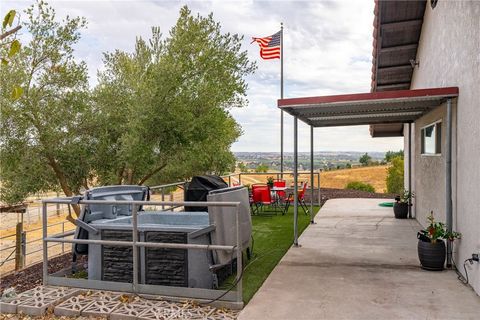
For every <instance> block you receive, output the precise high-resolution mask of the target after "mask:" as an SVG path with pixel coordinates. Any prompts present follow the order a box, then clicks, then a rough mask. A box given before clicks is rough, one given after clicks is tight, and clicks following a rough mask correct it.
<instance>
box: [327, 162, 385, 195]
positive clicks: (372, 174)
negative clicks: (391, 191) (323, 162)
mask: <svg viewBox="0 0 480 320" xmlns="http://www.w3.org/2000/svg"><path fill="white" fill-rule="evenodd" d="M387 168H388V166H376V167H361V168H353V169H344V170H334V171H326V172H322V173H321V178H320V179H321V182H320V184H321V185H322V188H337V189H343V188H345V185H347V183H349V182H351V181H361V182H366V183H369V184H371V185H372V186H373V187H374V188H375V191H376V192H379V193H384V192H387V190H386V189H387V186H386V178H387Z"/></svg>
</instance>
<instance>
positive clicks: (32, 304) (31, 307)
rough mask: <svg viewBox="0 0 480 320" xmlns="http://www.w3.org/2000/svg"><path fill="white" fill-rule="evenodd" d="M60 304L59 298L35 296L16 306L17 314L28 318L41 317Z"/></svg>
mask: <svg viewBox="0 0 480 320" xmlns="http://www.w3.org/2000/svg"><path fill="white" fill-rule="evenodd" d="M59 302H60V299H59V298H54V297H53V298H50V297H47V296H37V297H33V298H29V299H26V300H24V301H23V302H21V303H20V304H18V305H17V313H24V314H28V315H30V316H41V315H43V314H44V313H45V312H46V311H47V309H49V308H50V307H53V306H54V305H56V304H57V303H59Z"/></svg>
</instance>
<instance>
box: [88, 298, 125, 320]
mask: <svg viewBox="0 0 480 320" xmlns="http://www.w3.org/2000/svg"><path fill="white" fill-rule="evenodd" d="M120 305H121V303H120V302H119V301H105V300H93V301H92V303H91V304H89V305H88V306H87V307H85V308H84V309H83V310H82V311H81V315H82V316H92V317H107V316H109V315H110V313H112V311H113V310H115V309H116V308H117V307H119V306H120Z"/></svg>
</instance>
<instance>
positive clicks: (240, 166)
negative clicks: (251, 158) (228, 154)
mask: <svg viewBox="0 0 480 320" xmlns="http://www.w3.org/2000/svg"><path fill="white" fill-rule="evenodd" d="M238 169H239V170H240V172H242V173H246V172H248V167H247V165H246V164H245V163H243V162H239V163H238Z"/></svg>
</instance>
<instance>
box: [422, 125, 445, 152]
mask: <svg viewBox="0 0 480 320" xmlns="http://www.w3.org/2000/svg"><path fill="white" fill-rule="evenodd" d="M431 126H435V153H426V152H425V140H424V138H425V129H426V128H429V127H431ZM439 129H440V130H439ZM442 129H443V125H442V119H440V120H437V121H435V122H431V123H429V124H428V125H426V126H423V127H421V128H420V155H421V156H425V157H440V156H441V155H442V135H443V134H442ZM439 138H440V139H439Z"/></svg>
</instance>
